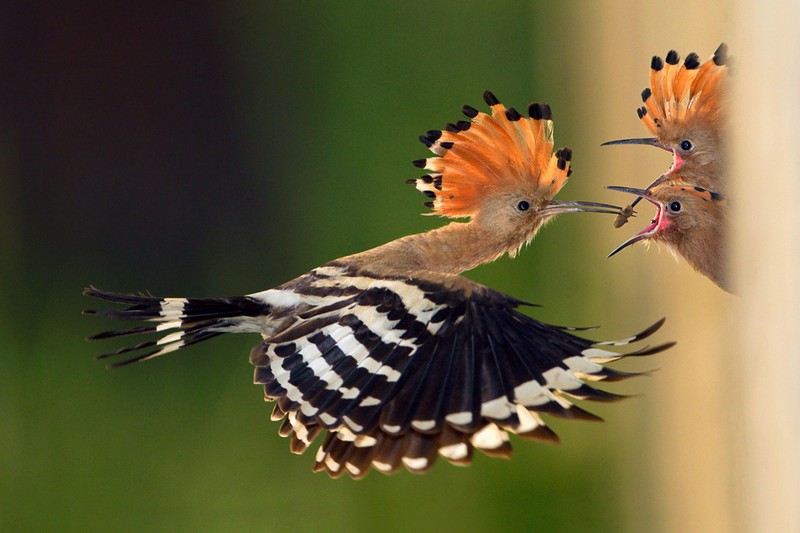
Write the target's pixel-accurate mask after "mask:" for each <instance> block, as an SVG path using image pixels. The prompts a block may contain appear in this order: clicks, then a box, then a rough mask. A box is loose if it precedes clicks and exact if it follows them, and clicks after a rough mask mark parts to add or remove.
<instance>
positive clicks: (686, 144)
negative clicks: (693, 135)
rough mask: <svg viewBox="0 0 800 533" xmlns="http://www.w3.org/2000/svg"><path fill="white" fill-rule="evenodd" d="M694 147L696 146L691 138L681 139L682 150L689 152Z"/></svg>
mask: <svg viewBox="0 0 800 533" xmlns="http://www.w3.org/2000/svg"><path fill="white" fill-rule="evenodd" d="M692 148H694V145H693V144H692V141H690V140H689V139H684V140H682V141H681V150H683V151H685V152H688V151H689V150H691V149H692Z"/></svg>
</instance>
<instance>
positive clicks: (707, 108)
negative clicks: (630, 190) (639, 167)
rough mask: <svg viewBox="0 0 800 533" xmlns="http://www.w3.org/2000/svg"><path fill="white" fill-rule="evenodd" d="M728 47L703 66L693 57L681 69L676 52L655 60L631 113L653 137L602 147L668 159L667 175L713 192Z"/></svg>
mask: <svg viewBox="0 0 800 533" xmlns="http://www.w3.org/2000/svg"><path fill="white" fill-rule="evenodd" d="M727 61H728V59H727V46H726V45H725V43H723V44H720V45H719V47H718V48H717V50H716V51H715V52H714V55H713V56H712V57H711V58H710V59H709V60H707V61H705V62H704V63H702V64H701V63H700V60H699V58H698V56H697V54H695V53H691V54H689V55H688V56H686V59H685V60H684V61H683V63H682V64H680V65H679V63H680V56H679V55H678V53H677V52H676V51H675V50H670V52H669V53H668V54H667V56H666V60H663V59H661V58H660V57H658V56H654V57H653V59H652V61H651V63H650V87H648V88H646V89H645V90H644V91H642V101H643V103H644V105H643V106H642V107H640V108H639V109H637V110H636V113H637V115H638V116H639V118H640V119H641V121H642V123H643V124H644V125H645V127H646V128H647V129H648V130H649V131H650V133H652V134H653V135H655V137H647V138H636V139H620V140H617V141H609V142H606V143H603V146H608V145H613V144H644V145H649V146H655V147H657V148H661V149H664V150H667V151H668V152H670V153H672V155H673V161H672V167H671V168H670V169H669V171H668V172H667V174H674V173H677V172H680V173H681V174H683V175H686V176H691V177H692V182H693V183H696V184H698V185H701V186H703V187H706V188H717V186H718V183H717V180H718V176H719V175H720V174H721V172H722V168H721V167H722V161H721V159H722V156H721V154H722V150H723V147H722V145H721V130H722V129H723V127H724V125H723V123H722V122H723V119H724V116H723V112H722V109H723V108H724V101H725V98H726V91H727V82H728V67H727Z"/></svg>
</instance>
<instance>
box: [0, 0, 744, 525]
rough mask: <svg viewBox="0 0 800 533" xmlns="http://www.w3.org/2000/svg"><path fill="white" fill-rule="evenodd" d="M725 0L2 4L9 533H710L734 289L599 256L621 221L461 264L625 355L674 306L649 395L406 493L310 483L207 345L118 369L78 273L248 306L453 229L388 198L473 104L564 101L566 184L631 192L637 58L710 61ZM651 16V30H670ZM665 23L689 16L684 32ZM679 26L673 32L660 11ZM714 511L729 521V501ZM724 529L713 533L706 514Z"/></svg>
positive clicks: (722, 36)
mask: <svg viewBox="0 0 800 533" xmlns="http://www.w3.org/2000/svg"><path fill="white" fill-rule="evenodd" d="M730 10H731V8H730V6H729V5H728V3H724V2H723V3H696V2H675V3H670V4H669V7H667V5H666V4H664V3H663V2H658V1H655V0H651V1H644V2H639V1H632V0H631V1H623V0H619V1H607V2H605V1H604V2H583V1H577V0H574V1H564V2H546V1H541V2H523V1H510V0H509V1H493V2H422V1H416V0H412V1H406V2H403V3H389V2H338V3H333V2H331V3H327V2H325V3H323V2H291V3H290V2H238V3H227V2H204V3H189V2H187V3H180V2H153V1H144V2H135V3H104V2H85V1H82V2H71V3H56V2H53V3H47V2H11V3H8V4H6V5H5V6H4V7H2V8H0V31H1V32H2V33H1V34H0V39H2V41H1V42H0V65H1V66H2V67H1V68H2V70H1V71H0V250H2V252H0V253H1V255H2V260H0V296H1V298H0V376H1V377H0V530H3V531H25V530H27V531H72V530H75V531H87V530H91V531H103V530H106V531H121V530H128V531H436V530H461V531H514V530H517V531H534V530H542V531H624V530H628V531H643V530H650V531H652V530H664V531H669V530H677V529H676V528H680V529H681V530H689V529H695V530H698V531H700V530H705V531H711V530H716V531H721V530H724V529H726V528H727V527H728V526H730V523H729V522H730V520H731V518H730V516H729V515H728V514H726V513H725V512H724V508H725V499H726V497H727V495H726V487H727V485H726V483H727V481H726V479H725V478H724V476H722V477H720V471H724V468H719V465H720V464H724V463H725V461H727V457H726V453H727V452H726V448H725V442H724V441H725V439H726V437H725V435H724V434H723V433H722V432H721V431H719V429H718V427H717V425H716V424H717V423H718V420H717V416H716V415H717V411H716V410H715V409H716V406H717V405H718V403H719V401H720V399H719V398H720V394H721V393H720V390H721V389H723V388H724V385H723V383H724V372H720V368H719V367H717V366H715V365H718V364H719V363H718V359H714V358H713V357H706V355H708V353H709V352H710V351H713V350H714V349H715V347H714V345H713V343H714V338H713V335H709V332H714V331H715V329H714V328H718V327H722V326H724V325H725V324H726V323H727V320H728V317H727V314H726V309H727V308H728V307H729V306H730V302H731V300H730V298H731V297H729V296H727V295H725V294H722V293H721V291H719V290H718V289H716V287H714V286H713V285H712V284H711V283H710V282H708V281H707V280H705V279H703V278H701V277H700V276H697V275H695V274H694V273H693V272H691V270H690V269H689V268H688V267H687V266H686V265H685V264H683V263H682V262H678V261H674V260H672V258H671V257H670V256H669V254H668V253H666V252H663V251H662V252H660V253H659V252H658V251H656V250H655V249H653V250H650V251H649V252H647V253H646V252H645V250H644V249H643V248H642V247H637V248H634V249H630V250H627V251H626V252H625V253H623V254H620V255H619V256H615V257H614V258H613V259H612V260H606V259H605V256H606V254H607V253H608V251H609V250H611V249H613V247H614V246H615V245H616V244H618V243H619V242H621V240H623V239H625V238H627V237H628V236H630V235H631V234H632V233H633V232H634V231H638V230H639V229H640V228H641V227H642V225H643V224H644V223H645V222H646V221H647V220H649V217H650V216H651V213H650V212H649V211H646V208H645V209H643V211H644V212H643V213H641V214H640V217H639V218H638V219H633V221H632V223H631V224H629V225H628V226H626V227H625V228H624V229H621V230H614V228H613V227H612V224H611V220H610V219H609V218H605V217H603V216H601V215H593V214H588V215H576V216H571V217H570V216H566V217H563V218H562V219H559V220H558V221H556V222H555V223H554V224H552V225H550V226H548V227H547V228H545V229H544V230H543V231H542V232H541V234H540V235H539V236H538V237H537V239H536V241H535V242H534V244H533V245H532V246H531V247H530V248H529V249H527V250H525V251H524V252H523V253H522V254H521V255H520V257H518V258H517V259H515V260H513V261H512V260H509V259H508V258H503V259H501V260H499V261H497V262H496V263H494V264H491V265H487V266H484V267H481V268H478V269H476V270H475V271H473V272H471V273H470V274H469V276H470V277H472V278H473V279H475V280H477V281H480V282H483V283H487V284H489V285H491V286H492V287H495V288H497V289H499V290H502V291H504V292H507V293H510V294H513V295H514V296H517V297H519V298H521V299H524V300H530V301H535V302H538V303H540V304H542V305H544V307H543V308H541V309H535V310H532V311H530V312H531V314H532V315H533V316H535V317H536V318H538V319H541V320H544V321H547V322H550V323H555V324H570V325H593V324H602V325H603V326H604V327H603V328H602V329H601V330H600V332H598V333H597V335H598V338H619V337H623V336H626V335H628V334H630V333H632V332H634V331H638V330H639V329H641V328H643V327H645V326H647V325H649V324H650V323H652V322H653V321H655V320H657V319H658V318H660V317H661V316H664V315H666V316H668V321H667V324H666V326H665V327H664V328H663V330H662V331H661V332H660V333H659V334H658V335H657V338H656V339H655V341H658V342H660V341H666V340H672V339H675V340H678V341H679V345H678V346H677V347H676V348H675V349H673V350H671V351H669V352H668V353H667V354H663V355H659V356H657V357H655V358H651V359H652V360H649V361H636V362H624V363H622V364H620V365H618V368H624V369H631V370H645V369H651V368H655V367H660V368H661V371H660V372H657V373H655V374H654V375H653V378H643V379H639V380H638V381H634V382H625V383H620V384H616V385H615V386H614V387H613V390H614V391H615V392H621V393H628V394H634V395H638V397H635V398H633V399H630V400H627V401H625V402H622V403H618V404H614V405H597V406H595V405H591V406H589V408H590V409H591V410H593V411H594V412H597V413H598V414H600V415H602V416H603V417H604V418H606V419H607V422H606V423H605V424H589V423H575V422H565V421H560V420H555V421H553V422H552V425H553V427H554V428H555V429H556V430H557V432H558V433H559V434H560V436H561V438H562V444H560V445H558V446H549V445H544V444H538V443H529V442H523V441H519V440H514V441H513V444H514V445H515V455H514V458H513V460H512V461H502V460H497V459H490V458H487V457H484V456H478V457H476V460H475V461H474V464H473V465H472V466H470V467H469V468H457V467H453V466H450V465H448V464H446V463H445V462H441V463H440V464H439V465H437V466H436V468H435V469H434V470H433V471H432V472H430V473H429V474H427V475H425V476H414V475H411V474H408V473H407V472H402V473H400V474H397V475H395V476H391V477H385V476H382V475H380V474H377V473H374V472H373V473H372V474H370V475H369V476H368V477H367V478H366V479H365V480H363V481H360V482H353V481H351V480H349V479H339V480H330V479H328V478H327V477H324V476H323V475H318V474H312V473H311V471H310V467H311V464H312V462H313V457H312V455H313V453H309V454H308V455H306V456H294V455H292V454H290V453H289V450H288V442H287V441H286V440H284V439H282V438H280V437H279V436H278V434H277V429H278V427H277V424H275V423H271V422H269V421H268V414H269V412H270V409H269V408H268V406H265V405H264V404H263V402H262V391H261V389H260V388H259V387H256V386H253V385H252V384H251V383H252V368H251V366H250V365H249V363H248V361H247V354H248V353H249V349H250V347H251V346H253V345H254V344H256V343H257V342H258V338H257V337H253V336H230V337H225V338H218V339H214V340H213V341H210V342H208V343H203V344H201V345H198V346H196V347H194V348H192V349H191V350H186V351H182V352H180V353H178V354H175V355H172V356H170V357H165V358H163V359H161V360H156V361H153V362H149V363H147V364H143V365H137V366H134V367H130V368H126V369H124V370H117V371H107V370H105V369H104V367H103V364H102V363H100V362H96V361H93V356H94V355H96V354H97V353H100V352H102V351H107V350H108V349H110V348H111V347H112V346H116V345H114V344H112V343H105V344H88V343H86V342H85V341H84V337H85V336H86V335H89V334H91V333H94V332H97V331H99V330H102V329H108V328H110V327H112V326H116V324H111V323H109V322H107V321H103V320H102V319H97V318H90V317H83V316H81V315H80V311H81V310H82V309H84V308H86V307H91V306H93V305H95V302H90V301H87V300H86V299H85V298H83V297H82V296H81V289H82V288H83V287H85V286H87V285H89V284H93V285H96V286H98V287H101V288H104V289H109V290H116V291H121V292H126V291H128V292H134V291H139V290H147V291H150V292H152V293H153V294H158V295H164V296H222V295H237V294H243V293H248V292H254V291H258V290H262V289H265V288H268V287H271V286H275V285H277V284H279V283H282V282H284V281H286V280H288V279H291V278H293V277H295V276H297V275H299V274H301V273H303V272H305V271H307V270H308V269H310V268H312V267H314V266H316V265H318V264H320V263H323V262H325V261H328V260H330V259H333V258H335V257H338V256H342V255H346V254H350V253H354V252H357V251H361V250H363V249H366V248H369V247H372V246H376V245H379V244H382V243H383V242H386V241H388V240H391V239H394V238H397V237H400V236H402V235H406V234H408V233H412V232H419V231H424V230H427V229H430V228H433V227H436V226H438V225H440V224H441V223H442V221H441V220H438V219H435V218H432V217H422V216H419V214H420V213H422V212H424V211H426V210H425V208H424V207H423V206H422V202H423V201H425V198H424V197H422V195H420V194H419V193H417V192H415V191H414V190H413V188H412V187H410V186H408V185H405V184H404V183H403V181H404V180H405V179H407V178H410V177H416V176H417V174H418V169H415V168H414V167H412V166H411V164H410V161H412V160H414V159H418V158H420V157H425V156H426V154H427V151H426V150H425V148H424V147H423V146H422V145H421V144H419V143H418V142H417V141H416V137H417V136H418V135H419V134H421V133H423V132H424V131H426V130H428V129H433V128H441V127H442V126H443V125H444V124H445V123H447V122H451V121H454V120H457V119H458V118H459V110H460V108H461V106H462V105H463V104H471V105H473V106H475V107H479V108H483V107H484V105H483V102H482V101H481V94H482V92H483V91H484V90H486V89H491V90H493V91H494V92H495V93H496V94H497V95H498V96H499V97H500V99H501V100H502V101H503V102H504V103H507V104H508V105H514V106H516V107H517V108H519V109H522V108H523V107H525V106H527V104H528V103H529V102H531V101H545V102H548V103H550V104H551V106H552V108H553V111H554V118H555V124H556V143H557V144H558V145H569V146H570V147H572V148H573V150H574V152H575V157H574V172H573V175H572V178H571V181H570V183H569V184H568V185H567V186H566V187H565V189H564V190H563V191H562V192H561V193H560V195H559V198H560V199H562V200H567V199H582V200H595V201H606V202H613V203H625V202H627V201H628V199H627V198H621V197H619V196H618V195H616V194H614V193H611V192H609V191H605V190H604V189H603V188H602V186H603V185H606V184H618V185H630V186H643V185H645V184H646V183H647V182H649V180H650V179H651V178H653V177H655V176H656V175H658V174H659V173H660V172H662V171H663V170H664V169H666V168H667V166H668V165H669V157H668V156H667V155H666V154H664V153H662V152H659V151H656V150H648V149H645V148H637V147H615V148H603V149H601V148H599V146H598V145H599V144H600V143H601V142H602V141H605V140H610V139H615V138H623V137H637V136H642V135H643V134H644V133H645V131H644V129H643V128H642V126H641V125H640V124H639V122H638V120H637V119H636V115H635V113H634V110H635V108H636V106H637V105H639V96H638V95H639V92H640V91H641V89H642V88H643V87H644V86H645V85H646V83H647V78H646V77H647V73H648V66H649V61H650V56H651V55H653V54H661V55H663V54H665V53H666V52H667V50H669V49H670V48H677V49H678V50H679V51H680V52H681V53H682V54H683V55H685V54H686V53H688V52H689V51H697V52H698V53H700V55H701V56H702V57H707V56H709V55H710V54H711V53H712V52H713V50H714V49H715V48H716V46H717V45H718V44H719V43H720V42H721V41H723V40H728V39H729V30H730V26H731V15H730ZM667 12H668V13H667ZM682 14H687V15H688V14H691V16H683V15H682ZM666 15H669V16H666ZM720 509H723V511H720ZM718 528H720V529H718Z"/></svg>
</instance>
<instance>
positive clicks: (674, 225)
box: [608, 175, 731, 291]
mask: <svg viewBox="0 0 800 533" xmlns="http://www.w3.org/2000/svg"><path fill="white" fill-rule="evenodd" d="M676 177H677V178H680V175H676ZM608 188H609V189H611V190H615V191H620V192H627V193H630V194H635V195H636V196H637V197H638V198H644V199H645V200H648V201H649V202H650V203H652V204H653V205H655V206H656V214H655V216H654V217H653V220H652V221H651V222H650V224H649V225H648V226H647V227H646V228H644V229H643V230H642V231H640V232H639V233H637V234H636V235H634V236H633V237H631V238H630V239H628V240H627V241H625V242H624V243H622V244H621V245H619V246H618V247H617V248H616V249H615V250H614V251H613V252H611V254H609V257H611V256H612V255H614V254H616V253H617V252H619V251H620V250H622V249H623V248H625V247H627V246H629V245H631V244H634V243H636V242H640V241H645V242H648V241H654V242H659V243H664V244H666V245H667V246H668V247H669V248H670V249H671V250H672V251H673V252H677V253H678V254H680V255H681V256H683V257H684V258H685V259H686V261H687V262H688V263H689V264H690V265H691V266H692V267H693V268H694V269H695V270H697V271H698V272H700V273H701V274H704V275H705V276H706V277H708V278H709V279H711V281H713V282H714V283H716V284H717V285H718V286H719V287H720V288H722V289H724V290H726V291H730V290H731V288H730V285H729V283H728V279H727V276H726V272H725V230H726V229H727V227H728V221H727V213H728V201H727V199H726V198H725V197H724V196H722V195H721V194H719V193H716V192H712V191H708V190H706V189H703V188H702V187H698V186H692V185H687V184H686V183H685V182H682V181H680V179H678V180H677V181H670V182H664V183H659V184H656V185H654V186H652V187H649V188H647V189H632V188H629V187H608Z"/></svg>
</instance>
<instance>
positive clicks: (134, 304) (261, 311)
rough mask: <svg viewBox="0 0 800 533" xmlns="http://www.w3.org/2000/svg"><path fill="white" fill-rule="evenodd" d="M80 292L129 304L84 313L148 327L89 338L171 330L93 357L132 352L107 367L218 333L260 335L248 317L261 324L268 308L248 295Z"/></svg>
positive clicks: (156, 354)
mask: <svg viewBox="0 0 800 533" xmlns="http://www.w3.org/2000/svg"><path fill="white" fill-rule="evenodd" d="M83 294H84V296H91V297H94V298H100V299H101V300H106V301H109V302H114V303H118V304H123V305H127V306H128V307H127V308H125V309H97V310H95V309H87V310H85V311H84V312H83V314H86V315H102V316H107V317H111V318H115V319H119V320H137V321H142V322H150V323H152V324H148V325H146V326H138V327H133V328H131V329H126V330H118V331H104V332H102V333H98V334H96V335H92V336H91V337H88V338H87V340H99V339H108V338H112V337H122V336H126V335H139V334H147V333H161V332H169V333H167V334H166V335H164V336H163V337H161V338H158V339H153V340H148V341H143V342H139V343H137V344H134V345H132V346H128V347H124V348H120V349H118V350H116V351H113V352H109V353H105V354H102V355H99V356H97V359H106V358H109V357H114V356H117V355H122V354H133V355H132V356H126V357H125V358H122V359H121V360H119V361H116V362H114V363H111V364H110V365H109V367H110V368H116V367H120V366H125V365H129V364H131V363H137V362H139V361H146V360H148V359H153V358H154V357H158V356H160V355H164V354H167V353H170V352H174V351H175V350H178V349H180V348H183V347H184V346H189V345H191V344H196V343H198V342H201V341H204V340H206V339H210V338H212V337H216V336H217V335H221V334H222V333H229V332H254V333H256V332H260V328H259V325H258V322H259V321H256V320H252V318H250V319H249V320H248V317H262V321H264V319H265V318H266V317H267V316H268V315H269V313H270V306H269V305H268V304H267V303H266V302H264V301H261V300H258V299H256V298H253V297H250V296H236V297H233V298H159V297H155V296H135V295H126V294H117V293H113V292H106V291H101V290H99V289H96V288H94V287H89V288H87V289H84V291H83ZM264 322H265V321H264ZM264 322H262V323H264Z"/></svg>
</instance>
